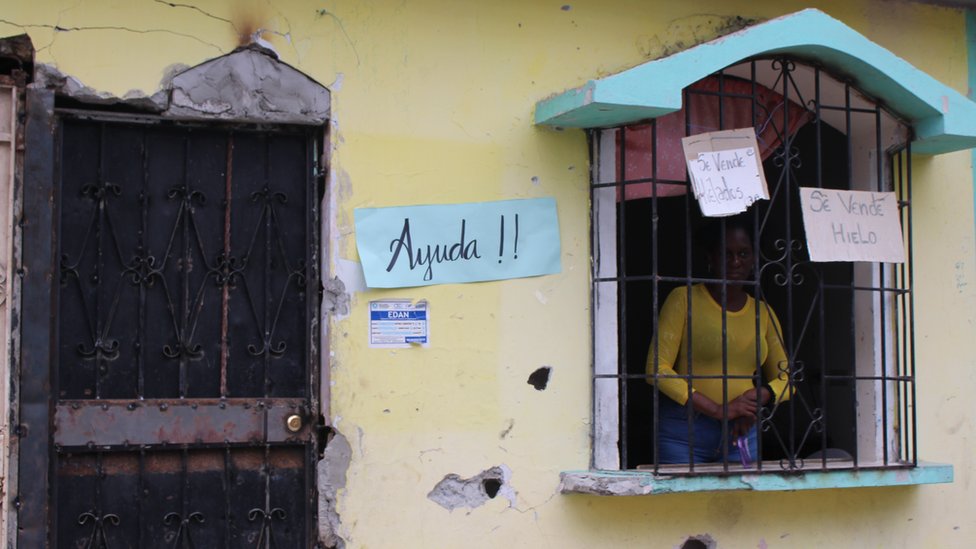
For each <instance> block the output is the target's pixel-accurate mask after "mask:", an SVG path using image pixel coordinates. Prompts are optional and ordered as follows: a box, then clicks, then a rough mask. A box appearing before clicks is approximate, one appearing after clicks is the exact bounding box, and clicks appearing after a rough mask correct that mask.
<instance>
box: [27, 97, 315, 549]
mask: <svg viewBox="0 0 976 549" xmlns="http://www.w3.org/2000/svg"><path fill="white" fill-rule="evenodd" d="M55 129H56V132H55V135H54V138H55V144H56V146H55V148H54V152H53V155H54V157H55V159H56V163H55V171H54V173H53V174H52V179H53V181H54V184H53V187H52V190H53V204H54V212H53V215H52V224H53V229H51V241H52V250H53V251H54V252H55V254H54V257H55V258H56V261H57V264H56V265H55V266H54V268H53V269H51V273H52V274H53V276H52V277H51V278H52V281H51V291H50V300H51V305H50V310H51V311H52V315H51V316H52V319H51V322H50V323H49V324H48V327H49V331H50V346H49V348H50V355H51V356H50V361H49V363H50V384H51V399H52V400H51V401H50V406H49V408H48V410H49V415H50V417H49V422H50V423H49V426H50V427H49V428H50V438H49V440H50V442H51V444H50V446H49V450H48V456H49V458H48V462H47V464H48V469H47V473H48V475H49V478H50V488H49V491H48V493H49V499H48V500H47V504H46V505H47V506H49V507H47V508H45V510H44V512H45V513H46V515H47V524H48V536H49V537H48V540H49V543H50V544H51V545H52V546H57V547H95V548H98V547H110V548H113V549H115V548H119V547H133V548H149V547H166V548H188V547H197V548H215V547H227V548H235V549H236V548H243V547H255V548H267V547H282V548H292V547H294V548H298V547H311V546H312V545H314V543H315V542H314V540H315V536H314V534H313V533H314V531H315V521H314V516H315V510H316V504H317V500H316V490H315V483H314V471H315V467H314V463H315V459H316V458H317V456H318V453H317V447H316V439H315V425H316V424H317V418H318V413H317V410H318V402H317V390H318V374H317V368H316V365H317V363H318V358H317V356H318V352H317V345H316V343H315V342H317V341H318V339H317V331H318V328H317V319H318V310H319V309H318V306H319V298H318V295H319V293H318V288H319V281H318V274H317V261H318V252H317V250H318V245H319V244H318V236H317V235H318V226H319V220H318V211H317V204H318V201H319V196H320V192H319V189H318V183H317V178H316V175H315V171H314V160H313V159H314V158H315V157H316V150H317V147H318V137H317V133H316V130H315V129H313V128H296V127H275V128H274V129H272V130H270V131H269V130H268V128H260V129H258V128H247V127H234V128H231V127H213V126H191V125H181V124H174V123H172V122H163V121H159V120H151V119H144V120H134V119H129V120H119V121H117V120H112V119H106V118H96V117H92V116H89V115H84V114H77V113H74V114H71V113H59V115H58V116H57V117H56V124H55ZM25 192H26V193H31V192H32V189H30V188H28V189H27V190H26V191H25ZM25 199H26V200H30V197H29V196H26V195H25ZM26 209H27V211H28V212H29V211H30V205H29V204H28V206H27V208H26ZM31 230H32V229H31V226H30V224H29V223H28V224H27V228H25V239H27V240H29V239H28V238H27V237H29V236H30V235H29V233H30V231H31ZM25 268H26V269H37V268H44V266H37V265H30V264H29V256H25ZM48 268H50V267H48ZM35 283H36V281H35ZM25 284H26V283H25ZM25 292H26V289H25ZM26 295H27V294H25V297H26ZM42 305H43V304H42ZM29 306H30V304H29V303H25V307H29ZM28 320H29V319H28V318H26V315H25V325H24V330H25V333H26V330H30V329H31V328H32V327H31V326H30V325H28V324H27V322H28ZM42 328H43V326H42ZM28 355H29V353H28ZM27 362H28V356H25V357H24V369H25V372H27V371H28V370H29V368H30V367H31V365H30V364H28V363H27ZM25 382H26V380H25ZM23 410H24V412H23V414H22V415H23V416H24V421H25V422H26V423H30V422H31V420H33V422H34V423H35V424H36V423H37V422H38V419H39V418H36V417H35V418H30V417H29V415H30V414H29V413H28V410H27V408H23ZM24 457H25V458H27V457H28V456H24ZM22 463H24V460H23V459H22ZM22 467H23V465H22ZM24 478H25V475H23V474H22V475H21V479H22V480H21V490H20V491H21V493H24V492H25V491H29V489H30V488H29V487H27V486H24V485H23V484H24ZM36 511H37V509H36V508H35V509H34V510H33V512H36ZM25 518H26V519H27V520H28V522H29V521H30V517H25ZM22 522H23V521H22Z"/></svg>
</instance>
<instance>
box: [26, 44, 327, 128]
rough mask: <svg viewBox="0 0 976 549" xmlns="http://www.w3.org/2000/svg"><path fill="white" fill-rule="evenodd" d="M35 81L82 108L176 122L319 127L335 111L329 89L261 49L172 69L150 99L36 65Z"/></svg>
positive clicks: (243, 49)
mask: <svg viewBox="0 0 976 549" xmlns="http://www.w3.org/2000/svg"><path fill="white" fill-rule="evenodd" d="M34 80H35V82H36V83H37V84H39V85H40V86H41V87H44V88H47V89H51V90H54V91H55V92H56V93H57V94H58V95H60V96H63V97H69V98H71V99H74V100H76V101H79V102H81V103H85V104H89V105H99V106H112V107H124V108H128V109H132V110H137V111H142V112H147V113H151V114H158V115H161V116H163V117H166V118H173V119H205V120H209V121H214V120H226V121H234V122H260V123H281V124H310V125H320V124H324V123H325V122H327V121H328V119H329V114H330V108H331V107H330V105H331V94H330V92H329V90H328V89H327V88H326V87H324V86H322V85H321V84H319V83H318V82H316V81H314V80H312V79H311V78H310V77H308V76H307V75H306V74H304V73H303V72H301V71H299V70H297V69H295V68H294V67H292V66H290V65H288V64H287V63H284V62H282V61H280V60H278V57H277V55H275V53H274V52H273V51H271V50H268V49H267V48H263V47H261V46H260V45H257V44H251V45H249V46H244V47H240V48H237V49H235V50H234V51H233V52H231V53H229V54H227V55H223V56H220V57H217V58H214V59H211V60H209V61H204V62H203V63H201V64H199V65H197V66H195V67H190V68H185V67H183V66H181V65H174V66H171V67H170V68H169V69H167V71H166V74H164V75H163V78H162V83H161V87H160V89H159V91H156V92H155V93H153V94H152V95H147V94H146V93H145V92H143V91H140V90H130V91H129V92H127V93H126V94H125V95H123V96H122V97H119V96H116V95H113V94H111V93H107V92H102V91H98V90H95V89H93V88H91V87H88V86H86V85H84V84H83V83H82V82H81V81H79V80H78V79H77V78H75V77H73V76H68V75H65V74H62V73H61V72H60V71H59V70H58V69H57V68H55V67H53V66H50V65H43V64H41V65H37V67H36V69H35V76H34Z"/></svg>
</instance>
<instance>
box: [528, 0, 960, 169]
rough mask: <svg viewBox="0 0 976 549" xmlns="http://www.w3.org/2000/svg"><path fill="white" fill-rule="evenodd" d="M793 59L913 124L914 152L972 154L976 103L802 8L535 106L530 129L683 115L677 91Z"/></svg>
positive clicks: (835, 22)
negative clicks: (754, 62)
mask: <svg viewBox="0 0 976 549" xmlns="http://www.w3.org/2000/svg"><path fill="white" fill-rule="evenodd" d="M776 55H791V56H795V57H797V58H800V59H804V60H807V61H810V62H815V63H820V64H822V65H823V66H824V67H825V68H826V69H827V70H828V71H830V72H831V73H833V74H834V75H836V76H838V77H846V78H848V79H850V81H851V83H852V84H853V85H854V86H855V87H857V88H858V89H859V90H861V91H862V92H864V93H866V94H868V95H870V96H871V97H873V98H874V99H875V100H876V101H878V102H879V103H881V104H883V105H885V106H886V107H887V108H888V109H890V110H891V111H892V112H894V113H896V114H898V115H899V116H900V117H901V118H903V119H905V120H907V121H908V122H910V123H911V124H912V126H913V127H914V130H915V141H913V143H912V152H914V153H921V154H940V153H946V152H952V151H959V150H965V149H971V148H974V147H976V103H974V102H972V101H970V100H969V99H967V98H966V97H965V96H963V95H962V94H960V93H959V92H957V91H956V90H954V89H952V88H950V87H948V86H946V85H945V84H943V83H941V82H939V81H938V80H936V79H935V78H933V77H931V76H929V75H928V74H926V73H925V72H923V71H921V70H919V69H917V68H915V67H914V66H912V65H911V64H910V63H908V62H907V61H905V60H904V59H901V58H900V57H898V56H897V55H895V54H893V53H891V52H890V51H888V50H886V49H885V48H883V47H881V46H879V45H878V44H875V43H874V42H872V41H870V40H868V39H867V38H865V37H864V36H863V35H861V34H860V33H858V32H857V31H855V30H853V29H851V28H850V27H848V26H847V25H845V24H843V23H841V22H840V21H838V20H836V19H834V18H832V17H830V16H828V15H827V14H825V13H823V12H821V11H819V10H816V9H806V10H803V11H799V12H797V13H794V14H791V15H786V16H783V17H779V18H776V19H772V20H770V21H767V22H765V23H761V24H758V25H755V26H752V27H749V28H746V29H743V30H741V31H738V32H736V33H733V34H730V35H727V36H723V37H721V38H717V39H715V40H712V41H711V42H706V43H704V44H701V45H698V46H695V47H693V48H690V49H687V50H684V51H682V52H679V53H676V54H674V55H671V56H668V57H664V58H661V59H657V60H654V61H649V62H647V63H644V64H642V65H638V66H636V67H634V68H631V69H628V70H625V71H623V72H620V73H617V74H614V75H611V76H607V77H605V78H600V79H597V80H590V81H588V82H587V83H585V84H583V85H582V86H580V87H578V88H574V89H571V90H568V91H565V92H562V93H559V94H556V95H554V96H552V97H549V98H547V99H543V100H541V101H539V102H538V103H537V104H536V110H535V123H536V124H540V125H546V126H557V127H566V128H603V127H611V126H619V125H623V124H631V123H634V122H638V121H641V120H648V119H651V118H657V117H659V116H662V115H665V114H668V113H671V112H674V111H677V110H679V109H680V108H681V97H682V90H683V89H684V88H685V87H686V86H688V85H690V84H692V83H693V82H696V81H698V80H700V79H702V78H704V77H705V76H708V75H710V74H712V73H714V72H716V71H719V70H721V69H723V68H725V67H727V66H730V65H733V64H735V63H738V62H740V61H743V60H746V59H750V58H755V57H768V56H776Z"/></svg>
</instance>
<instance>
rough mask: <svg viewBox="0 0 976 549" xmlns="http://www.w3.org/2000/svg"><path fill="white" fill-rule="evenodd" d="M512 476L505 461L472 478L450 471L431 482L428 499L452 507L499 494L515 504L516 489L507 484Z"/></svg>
mask: <svg viewBox="0 0 976 549" xmlns="http://www.w3.org/2000/svg"><path fill="white" fill-rule="evenodd" d="M511 477H512V470H511V469H509V468H508V466H507V465H505V464H502V465H498V466H496V467H492V468H490V469H486V470H484V471H482V472H481V473H479V474H477V475H475V476H473V477H471V478H461V477H460V476H458V475H456V474H454V473H451V474H449V475H447V476H446V477H444V479H443V480H441V481H440V482H438V483H437V485H436V486H434V489H433V490H431V491H430V493H429V494H427V499H429V500H431V501H433V502H434V503H436V504H438V505H440V506H441V507H443V508H445V509H447V510H448V511H453V510H455V509H457V508H459V507H467V508H468V509H474V508H475V507H481V506H482V505H484V504H485V503H486V502H487V501H488V500H489V499H494V498H495V497H497V496H499V495H500V496H502V497H504V498H505V499H507V500H508V504H509V507H515V490H514V489H512V487H511V485H510V484H509V479H510V478H511Z"/></svg>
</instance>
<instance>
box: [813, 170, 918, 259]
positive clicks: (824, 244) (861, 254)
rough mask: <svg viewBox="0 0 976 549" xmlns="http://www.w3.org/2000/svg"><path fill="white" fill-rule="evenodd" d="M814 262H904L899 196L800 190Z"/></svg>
mask: <svg viewBox="0 0 976 549" xmlns="http://www.w3.org/2000/svg"><path fill="white" fill-rule="evenodd" d="M800 204H801V206H802V208H803V227H804V228H805V229H806V232H807V247H808V248H809V249H810V260H811V261H877V262H882V263H904V262H905V243H904V241H903V240H902V233H901V223H900V221H899V214H898V198H897V197H896V196H895V193H877V192H868V191H839V190H835V189H817V188H804V187H801V188H800Z"/></svg>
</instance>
